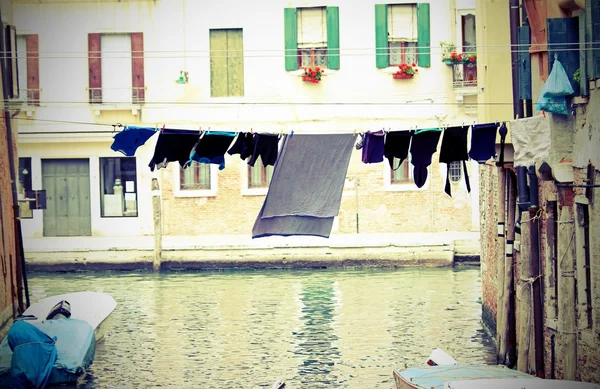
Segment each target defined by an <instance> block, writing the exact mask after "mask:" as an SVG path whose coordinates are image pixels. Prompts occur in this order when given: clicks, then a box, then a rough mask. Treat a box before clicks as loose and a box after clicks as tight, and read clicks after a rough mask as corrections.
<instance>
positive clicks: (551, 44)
mask: <svg viewBox="0 0 600 389" xmlns="http://www.w3.org/2000/svg"><path fill="white" fill-rule="evenodd" d="M577 21H578V20H577V18H552V19H548V21H547V31H548V70H549V73H550V72H551V71H552V66H553V65H554V55H555V54H556V55H557V58H558V60H559V61H560V63H561V65H562V66H563V67H564V68H565V72H566V73H567V76H569V80H570V81H571V86H572V87H573V90H574V91H578V90H579V86H578V85H577V83H576V82H575V81H574V80H573V74H575V72H576V71H577V69H579V50H573V49H574V48H579V46H578V45H577V43H578V42H579V29H578V24H577Z"/></svg>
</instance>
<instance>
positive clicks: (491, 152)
mask: <svg viewBox="0 0 600 389" xmlns="http://www.w3.org/2000/svg"><path fill="white" fill-rule="evenodd" d="M497 131H498V124H497V123H486V124H475V125H474V126H473V127H472V128H471V149H470V150H469V157H471V159H474V160H475V161H477V162H478V163H480V164H484V163H486V161H487V160H488V159H490V158H494V157H495V156H496V132H497Z"/></svg>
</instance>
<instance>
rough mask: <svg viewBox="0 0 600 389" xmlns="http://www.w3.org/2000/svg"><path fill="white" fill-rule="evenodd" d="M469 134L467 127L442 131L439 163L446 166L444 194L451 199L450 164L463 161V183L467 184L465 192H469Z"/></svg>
mask: <svg viewBox="0 0 600 389" xmlns="http://www.w3.org/2000/svg"><path fill="white" fill-rule="evenodd" d="M468 133H469V127H468V126H456V127H450V128H446V129H445V130H444V137H443V138H442V146H441V148H440V162H442V163H445V164H446V171H447V174H446V186H445V187H444V192H446V194H447V195H448V196H450V197H452V190H451V186H450V163H451V162H457V161H463V170H464V174H465V182H466V184H467V191H468V192H471V185H470V183H469V174H468V172H467V163H466V161H467V159H469V154H468V153H467V135H468Z"/></svg>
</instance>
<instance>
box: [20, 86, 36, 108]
mask: <svg viewBox="0 0 600 389" xmlns="http://www.w3.org/2000/svg"><path fill="white" fill-rule="evenodd" d="M19 100H20V101H22V102H23V103H25V104H26V105H35V106H39V105H40V89H39V88H38V89H31V88H27V89H19Z"/></svg>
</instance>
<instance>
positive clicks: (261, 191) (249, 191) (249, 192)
mask: <svg viewBox="0 0 600 389" xmlns="http://www.w3.org/2000/svg"><path fill="white" fill-rule="evenodd" d="M268 191H269V188H245V189H242V196H266V195H267V192H268Z"/></svg>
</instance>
